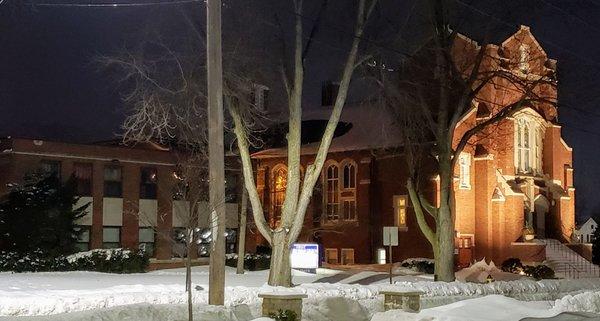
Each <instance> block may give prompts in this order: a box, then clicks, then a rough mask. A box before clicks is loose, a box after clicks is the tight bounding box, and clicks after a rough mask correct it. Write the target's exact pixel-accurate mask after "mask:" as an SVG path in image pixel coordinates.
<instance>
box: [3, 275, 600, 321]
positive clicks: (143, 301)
mask: <svg viewBox="0 0 600 321" xmlns="http://www.w3.org/2000/svg"><path fill="white" fill-rule="evenodd" d="M267 273H268V272H267V271H260V272H248V273H246V274H244V275H236V274H235V270H234V269H229V268H228V270H227V277H226V287H227V288H226V293H225V297H226V307H224V308H213V307H208V306H207V305H206V303H207V301H208V291H207V290H206V289H207V286H208V268H207V267H195V268H194V271H193V276H192V279H193V283H194V285H193V286H194V288H195V290H194V293H193V300H194V303H195V310H196V312H197V314H200V315H201V317H198V318H196V319H197V320H209V321H212V320H215V321H216V320H219V321H221V320H224V321H249V320H252V319H253V318H256V317H258V316H259V315H260V302H261V301H260V299H258V297H257V294H258V293H260V292H271V291H290V289H285V288H273V287H269V286H267V285H266V280H267ZM184 280H185V272H184V270H183V269H174V270H162V271H154V272H150V273H144V274H107V273H96V272H48V273H17V274H12V273H0V320H2V321H3V320H14V319H17V320H67V321H69V320H82V321H84V320H107V321H112V320H130V321H137V320H139V321H142V320H148V321H150V320H161V321H163V320H164V321H170V320H173V321H175V320H184V319H185V313H186V308H185V303H186V295H185V291H184ZM293 281H294V283H295V284H299V285H298V286H297V287H295V288H294V289H293V290H291V291H300V292H303V293H306V294H308V299H306V300H305V301H304V312H303V317H304V319H305V320H311V321H325V320H339V321H342V320H345V321H349V320H357V321H358V320H360V321H363V320H364V321H368V320H371V318H373V320H380V321H384V320H385V321H387V320H403V319H404V320H469V319H464V318H463V319H461V318H460V315H461V314H460V313H463V312H464V311H469V308H473V309H475V308H474V307H477V306H481V305H482V302H483V303H485V304H484V305H487V306H489V307H491V308H493V307H494V306H496V308H497V309H498V311H511V312H514V313H513V314H514V315H515V319H514V320H519V319H520V318H522V317H525V316H537V315H539V316H547V315H548V316H550V315H551V314H552V313H553V314H552V315H556V314H557V313H559V312H562V311H589V312H600V279H588V280H545V281H540V282H536V281H531V280H519V281H510V282H500V281H499V282H494V283H492V284H476V283H461V282H453V283H439V282H432V281H431V280H430V277H429V276H421V275H404V276H396V277H395V278H394V281H395V282H396V285H394V286H393V287H398V286H401V287H403V288H407V287H408V288H411V289H417V290H421V291H424V292H425V295H424V296H423V299H422V302H423V307H424V308H426V309H424V310H423V311H422V312H421V313H420V314H406V313H401V312H398V311H395V312H386V313H381V312H383V304H382V299H381V298H380V297H379V296H378V294H377V293H378V291H379V290H381V289H386V288H389V287H390V285H389V280H388V279H387V276H386V275H385V274H382V273H377V272H360V273H354V274H348V273H345V272H339V271H332V270H320V271H319V273H318V274H317V275H314V274H308V273H303V272H297V271H296V272H294V279H293ZM505 296H508V297H513V298H517V299H519V300H524V301H538V302H522V301H516V300H514V299H511V298H506V297H505ZM563 297H564V298H563ZM469 298H472V299H473V300H467V301H463V300H465V299H469ZM557 299H561V300H559V301H555V300H557ZM459 301H460V302H459ZM432 307H435V308H432ZM508 307H512V308H508ZM551 307H553V308H552V309H550V308H551ZM427 308H431V309H427ZM491 308H490V309H491ZM92 310H93V311H92ZM461 311H463V312H461ZM486 311H488V312H489V311H491V310H489V309H483V310H482V312H486ZM548 311H551V313H550V314H544V313H546V312H548ZM459 312H460V313H459ZM65 313H67V314H65ZM392 314H395V315H397V316H394V318H391V319H390V318H388V317H389V316H390V315H392ZM454 314H457V315H458V317H456V318H452V316H453V315H454ZM334 315H335V316H337V317H336V318H335V319H332V316H334ZM400 315H403V316H402V318H400ZM471 315H477V311H476V310H474V311H472V314H471ZM17 316H18V318H16V317H17ZM24 316H32V317H27V318H23V317H24ZM436 316H437V317H436ZM439 316H443V318H442V319H439ZM517 316H518V318H516V317H517ZM463 317H464V315H463ZM509 319H511V318H507V319H493V318H492V319H487V320H509ZM471 320H485V319H471Z"/></svg>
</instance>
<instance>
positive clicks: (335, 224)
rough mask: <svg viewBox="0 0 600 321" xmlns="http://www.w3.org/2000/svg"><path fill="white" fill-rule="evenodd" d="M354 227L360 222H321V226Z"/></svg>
mask: <svg viewBox="0 0 600 321" xmlns="http://www.w3.org/2000/svg"><path fill="white" fill-rule="evenodd" d="M338 225H354V226H358V220H337V221H321V226H338Z"/></svg>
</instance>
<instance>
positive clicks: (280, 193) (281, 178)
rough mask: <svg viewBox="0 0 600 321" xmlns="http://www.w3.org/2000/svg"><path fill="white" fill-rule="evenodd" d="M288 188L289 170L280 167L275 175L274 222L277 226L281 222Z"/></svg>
mask: <svg viewBox="0 0 600 321" xmlns="http://www.w3.org/2000/svg"><path fill="white" fill-rule="evenodd" d="M286 188H287V169H286V168H285V167H283V166H282V167H279V168H277V169H276V170H275V173H274V175H273V221H274V223H275V224H277V223H278V222H279V221H281V212H282V209H283V202H284V201H285V190H286Z"/></svg>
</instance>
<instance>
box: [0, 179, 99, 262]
mask: <svg viewBox="0 0 600 321" xmlns="http://www.w3.org/2000/svg"><path fill="white" fill-rule="evenodd" d="M74 182H75V181H74V179H73V178H71V179H69V180H68V181H67V182H66V183H64V184H63V183H62V182H61V181H60V180H59V179H58V178H57V177H55V176H48V175H38V174H33V175H31V176H28V177H26V178H25V183H24V184H23V185H17V184H10V186H9V187H10V192H9V193H8V194H6V195H4V196H3V197H2V198H1V199H0V222H2V224H0V250H2V251H11V252H17V253H21V255H22V256H23V257H27V256H31V257H32V258H33V259H35V258H37V257H36V256H37V254H35V253H34V252H35V251H37V250H38V249H39V250H42V251H43V252H44V253H49V254H46V255H49V256H51V257H57V256H59V255H67V254H71V253H74V252H75V251H76V248H75V245H76V244H77V238H78V236H79V235H80V234H81V230H80V229H77V228H76V223H75V222H76V220H77V219H79V218H81V217H83V216H84V215H85V213H86V209H87V207H88V206H89V203H88V204H85V205H84V206H76V204H77V202H78V201H79V197H78V196H77V195H76V191H75V183H74Z"/></svg>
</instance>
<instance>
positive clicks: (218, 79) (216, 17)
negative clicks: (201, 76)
mask: <svg viewBox="0 0 600 321" xmlns="http://www.w3.org/2000/svg"><path fill="white" fill-rule="evenodd" d="M206 23H207V26H206V29H207V30H206V31H207V32H206V35H207V45H206V51H207V55H206V57H207V66H208V167H209V170H208V179H209V202H210V209H211V220H210V224H211V230H212V244H211V249H210V270H209V281H208V304H211V305H223V304H224V303H225V169H224V167H225V166H224V159H223V158H224V155H225V153H224V148H223V61H222V54H221V0H208V1H207V3H206Z"/></svg>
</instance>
